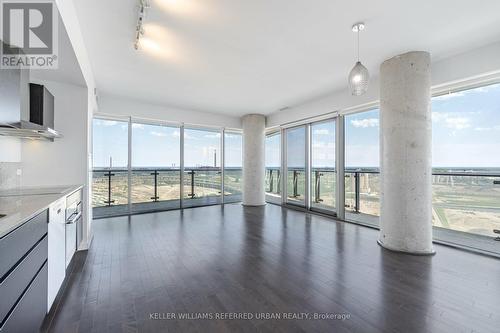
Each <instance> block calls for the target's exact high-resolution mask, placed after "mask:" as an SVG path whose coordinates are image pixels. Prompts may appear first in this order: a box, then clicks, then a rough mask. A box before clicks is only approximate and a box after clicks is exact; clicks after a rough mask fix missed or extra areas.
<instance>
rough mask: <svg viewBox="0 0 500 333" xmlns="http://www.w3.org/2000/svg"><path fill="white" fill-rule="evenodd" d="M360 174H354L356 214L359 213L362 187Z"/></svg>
mask: <svg viewBox="0 0 500 333" xmlns="http://www.w3.org/2000/svg"><path fill="white" fill-rule="evenodd" d="M359 185H360V184H359V172H355V173H354V198H355V199H354V200H355V201H354V210H355V211H356V213H359V192H360V186H359Z"/></svg>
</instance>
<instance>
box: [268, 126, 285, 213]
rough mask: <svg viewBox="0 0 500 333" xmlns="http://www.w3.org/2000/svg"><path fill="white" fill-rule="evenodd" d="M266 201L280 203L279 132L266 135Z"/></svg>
mask: <svg viewBox="0 0 500 333" xmlns="http://www.w3.org/2000/svg"><path fill="white" fill-rule="evenodd" d="M265 146H266V147H265V155H266V156H265V157H266V161H265V163H266V179H265V182H266V183H265V186H266V201H269V202H272V203H277V204H281V178H282V177H281V132H280V131H277V132H273V133H269V134H267V135H266V145H265Z"/></svg>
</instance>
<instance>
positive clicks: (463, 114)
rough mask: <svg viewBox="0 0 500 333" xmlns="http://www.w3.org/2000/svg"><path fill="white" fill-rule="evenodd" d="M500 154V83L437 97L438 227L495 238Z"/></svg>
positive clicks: (499, 226) (434, 198)
mask: <svg viewBox="0 0 500 333" xmlns="http://www.w3.org/2000/svg"><path fill="white" fill-rule="evenodd" d="M499 152H500V84H493V85H488V86H482V87H478V88H473V89H468V90H462V91H457V92H453V93H449V94H444V95H441V96H437V97H434V98H432V166H433V177H432V180H433V186H432V201H433V205H432V206H433V209H432V221H433V225H434V226H435V227H438V228H439V229H442V230H443V231H444V230H453V231H459V232H466V233H471V234H475V235H481V236H488V237H491V239H492V238H493V237H494V236H495V234H494V232H493V230H494V229H500V153H499ZM438 231H439V230H438ZM497 236H498V235H497Z"/></svg>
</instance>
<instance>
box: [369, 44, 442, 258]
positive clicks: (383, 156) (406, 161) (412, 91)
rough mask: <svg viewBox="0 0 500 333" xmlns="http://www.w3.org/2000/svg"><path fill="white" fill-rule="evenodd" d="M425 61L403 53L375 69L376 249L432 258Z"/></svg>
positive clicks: (427, 62)
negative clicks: (377, 124) (377, 130)
mask: <svg viewBox="0 0 500 333" xmlns="http://www.w3.org/2000/svg"><path fill="white" fill-rule="evenodd" d="M430 84H431V74H430V55H429V53H427V52H408V53H405V54H401V55H398V56H396V57H394V58H391V59H388V60H386V61H384V62H383V63H382V65H381V66H380V162H381V211H380V235H379V240H378V242H379V244H380V245H381V246H383V247H384V248H387V249H390V250H395V251H401V252H408V253H413V254H432V253H434V250H433V247H432V189H431V187H432V183H431V181H432V180H431V176H432V169H431V135H432V130H431V111H430Z"/></svg>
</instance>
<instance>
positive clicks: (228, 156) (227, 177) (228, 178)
mask: <svg viewBox="0 0 500 333" xmlns="http://www.w3.org/2000/svg"><path fill="white" fill-rule="evenodd" d="M242 154H243V138H242V135H241V133H239V132H232V131H224V162H225V163H224V202H225V203H229V202H239V201H241V199H242V192H243V155H242Z"/></svg>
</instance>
